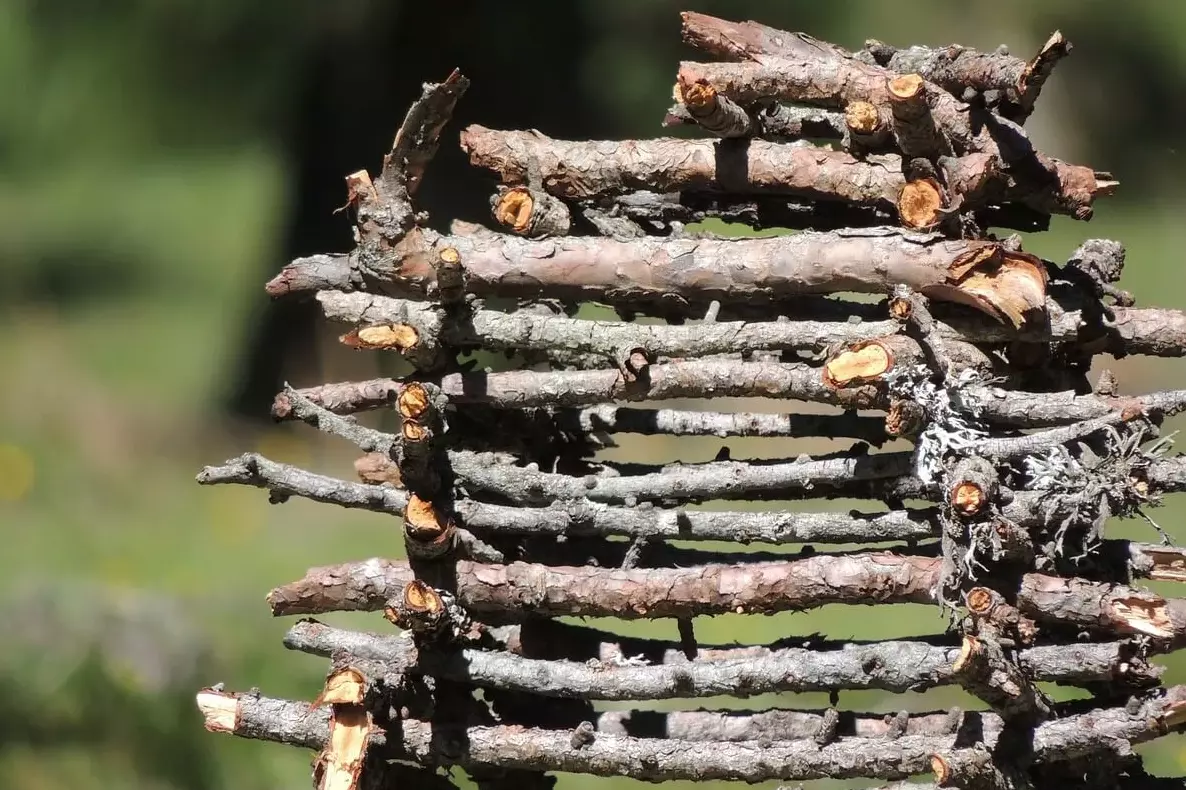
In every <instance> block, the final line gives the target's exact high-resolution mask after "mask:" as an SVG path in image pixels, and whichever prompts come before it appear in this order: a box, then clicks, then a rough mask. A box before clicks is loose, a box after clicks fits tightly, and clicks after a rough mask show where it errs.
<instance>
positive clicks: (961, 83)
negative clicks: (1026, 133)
mask: <svg viewBox="0 0 1186 790" xmlns="http://www.w3.org/2000/svg"><path fill="white" fill-rule="evenodd" d="M1070 52H1071V43H1070V42H1069V41H1067V40H1066V39H1065V38H1063V36H1062V34H1061V33H1059V32H1058V31H1055V32H1054V33H1053V34H1052V35H1051V36H1050V37H1049V38H1048V39H1047V40H1046V43H1045V44H1043V46H1042V48H1041V50H1039V51H1038V53H1037V54H1036V55H1035V56H1034V57H1033V58H1032V59H1031V60H1029V61H1028V62H1027V61H1025V60H1022V59H1021V58H1017V57H1013V56H1011V55H1008V54H1005V53H1001V52H978V51H977V50H974V49H970V48H968V47H961V46H954V45H953V46H949V47H939V48H932V47H918V46H915V47H909V48H907V49H898V48H897V47H892V46H890V45H888V44H884V43H882V42H880V41H876V40H870V41H866V42H865V46H864V48H862V49H861V50H860V51H858V52H856V53H855V55H856V57H857V58H858V59H859V60H862V61H864V62H866V63H871V64H875V65H878V66H881V67H883V68H886V69H888V70H889V71H892V72H896V73H898V74H919V75H921V76H922V77H923V78H924V79H926V80H927V81H929V82H933V83H935V84H936V85H939V86H940V87H942V88H943V89H944V90H946V91H947V92H948V93H950V94H952V95H953V96H957V97H962V96H964V95H965V93H966V92H967V91H968V89H971V90H973V91H976V92H979V93H990V92H1000V93H1002V94H1004V95H1003V96H1001V97H1000V98H999V99H998V111H999V112H1000V113H1001V114H1002V115H1003V116H1004V117H1006V118H1008V119H1009V120H1012V121H1016V122H1017V123H1025V121H1026V119H1027V118H1028V117H1029V115H1030V114H1031V113H1032V112H1033V110H1034V104H1035V102H1036V101H1037V99H1038V94H1039V93H1040V92H1041V90H1042V87H1043V85H1045V83H1046V80H1047V78H1048V77H1049V76H1050V73H1051V71H1053V69H1054V66H1055V65H1056V64H1057V63H1058V61H1060V60H1062V59H1063V58H1064V57H1066V56H1067V55H1069V54H1070Z"/></svg>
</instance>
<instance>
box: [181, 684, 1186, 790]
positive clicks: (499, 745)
mask: <svg viewBox="0 0 1186 790" xmlns="http://www.w3.org/2000/svg"><path fill="white" fill-rule="evenodd" d="M1184 693H1186V691H1184V690H1183V688H1182V687H1179V686H1175V687H1173V688H1170V689H1168V690H1166V691H1165V692H1164V693H1162V694H1159V695H1157V696H1154V697H1152V698H1150V699H1149V700H1148V701H1146V702H1144V703H1142V704H1141V705H1140V709H1139V710H1138V711H1137V713H1138V715H1132V714H1130V713H1129V711H1128V710H1126V709H1125V708H1114V709H1103V710H1098V711H1092V712H1089V713H1083V714H1079V715H1076V716H1068V717H1067V718H1064V719H1060V720H1057V721H1052V722H1047V723H1045V724H1043V725H1041V726H1040V727H1038V728H1036V729H1035V731H1034V735H1033V752H1034V757H1035V759H1036V761H1037V762H1039V763H1043V762H1053V761H1061V760H1070V759H1075V758H1078V757H1081V756H1085V755H1088V754H1090V753H1092V752H1093V751H1097V750H1099V749H1101V748H1106V747H1107V746H1108V745H1110V744H1111V743H1114V742H1116V741H1129V742H1131V743H1143V742H1146V741H1150V740H1153V739H1155V738H1158V737H1161V736H1162V735H1164V734H1165V733H1167V732H1176V731H1178V730H1180V729H1181V728H1182V726H1183V724H1184V723H1186V722H1184V721H1183V719H1184V718H1186V717H1183V714H1182V710H1181V709H1182V705H1183V703H1182V702H1181V701H1180V699H1181V698H1182V696H1183V694H1184ZM198 706H199V708H200V709H201V710H202V711H203V714H204V716H205V718H206V727H207V729H209V730H211V731H213V732H224V733H228V734H233V735H238V736H240V737H244V738H254V739H258V740H269V741H274V742H278V743H288V744H293V745H298V746H301V747H304V748H314V749H316V748H320V747H321V746H323V745H324V744H325V741H326V739H327V737H328V713H327V712H325V711H321V710H317V709H313V708H311V706H309V705H308V704H307V703H302V702H289V701H284V700H274V699H269V698H266V697H259V696H254V695H235V694H229V693H226V692H219V691H214V690H210V689H207V690H204V691H203V692H201V693H200V694H199V695H198ZM389 739H390V740H389ZM995 740H996V739H995V738H994V737H992V736H991V735H989V736H988V737H987V738H985V743H986V745H989V746H991V744H992V743H993V742H995ZM370 742H371V748H372V749H375V748H378V749H380V750H382V751H383V752H384V753H385V754H386V755H387V756H388V758H389V759H406V760H413V761H415V762H418V763H421V764H428V765H441V764H443V765H451V764H458V765H461V766H463V767H468V766H470V765H475V764H478V765H482V764H484V765H497V766H502V767H507V768H521V769H529V770H548V771H566V772H571V773H589V774H594V775H599V776H627V775H628V776H631V777H633V778H636V779H642V780H651V781H668V780H676V779H688V780H698V781H706V780H714V779H717V780H739V781H748V782H758V781H766V780H770V779H782V780H804V779H816V778H828V777H830V778H849V777H877V778H882V779H903V778H906V777H909V776H911V775H914V774H918V773H925V772H927V771H928V770H929V768H930V757H931V755H933V754H936V753H946V752H949V751H950V750H951V749H952V748H953V746H954V743H955V736H920V735H906V736H902V737H900V738H898V739H896V740H893V741H887V740H885V739H882V738H873V739H867V738H841V739H838V740H836V741H834V742H832V743H830V744H827V745H825V746H822V747H821V746H820V745H819V744H818V743H817V742H816V741H815V740H797V741H774V742H771V743H763V744H760V745H759V744H755V743H744V744H741V743H730V742H719V741H718V742H703V741H701V742H696V741H674V740H663V739H650V738H647V739H641V738H630V737H622V736H618V735H611V734H608V733H598V734H595V735H594V737H593V739H592V741H591V742H588V741H587V740H585V741H583V742H579V743H575V744H574V742H573V738H572V733H571V732H570V731H565V730H538V729H527V728H522V727H504V726H494V727H469V728H465V727H464V725H461V726H455V727H450V726H447V725H436V724H432V725H430V724H428V723H426V722H419V721H415V720H403V721H401V722H400V723H399V726H398V728H391V729H388V730H386V731H384V730H380V729H379V728H377V727H376V728H373V729H372V730H371V733H370ZM462 743H464V744H465V747H464V748H450V747H459V746H460V745H461V744H462Z"/></svg>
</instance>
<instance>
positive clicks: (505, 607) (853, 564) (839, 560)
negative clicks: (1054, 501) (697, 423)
mask: <svg viewBox="0 0 1186 790" xmlns="http://www.w3.org/2000/svg"><path fill="white" fill-rule="evenodd" d="M939 563H940V561H939V560H938V559H937V558H934V557H912V556H899V555H895V554H889V553H869V554H854V555H844V556H818V557H810V558H808V559H802V560H794V561H790V562H785V563H752V564H746V565H708V566H699V567H696V568H687V569H676V568H655V569H635V570H611V569H606V568H573V567H549V566H545V565H533V564H528V563H513V564H511V565H483V564H477V563H472V562H458V563H457V572H456V574H457V590H456V595H457V600H458V603H460V604H461V605H462V606H463V607H465V608H467V609H470V610H472V611H474V612H477V613H481V612H501V613H504V614H510V615H513V616H514V615H517V616H522V615H527V614H536V615H544V616H551V617H559V616H569V615H572V616H583V617H602V616H606V617H621V618H626V619H637V618H653V617H692V616H696V615H704V614H721V613H725V612H738V613H740V612H748V613H769V612H777V611H791V610H800V609H808V608H814V607H817V606H824V605H826V604H829V603H849V604H876V603H888V602H898V603H906V602H914V603H929V602H932V601H933V600H934V598H933V594H932V589H933V588H934V585H935V583H936V581H937V579H938V572H939ZM411 580H412V571H411V568H410V567H409V566H408V564H407V563H406V562H402V561H397V560H382V559H370V560H367V561H365V562H357V563H346V564H344V565H333V566H326V567H321V568H313V569H311V570H310V571H309V572H308V574H307V575H306V576H305V578H303V579H301V580H300V581H296V582H293V583H291V584H287V585H284V586H282V587H277V588H276V589H274V590H272V592H271V593H269V595H268V602H269V604H270V605H271V607H272V613H273V614H274V615H276V616H284V615H296V614H318V613H321V612H330V611H378V610H381V609H382V608H383V607H384V606H385V605H386V604H387V601H388V600H390V599H391V598H392V597H393V596H395V595H397V594H401V593H402V590H403V589H404V585H406V584H407V583H408V582H410V581H411Z"/></svg>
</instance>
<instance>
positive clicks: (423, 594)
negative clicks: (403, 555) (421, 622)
mask: <svg viewBox="0 0 1186 790" xmlns="http://www.w3.org/2000/svg"><path fill="white" fill-rule="evenodd" d="M404 606H406V607H408V609H410V610H412V611H415V612H425V613H428V614H440V613H441V612H444V610H445V602H444V601H443V600H441V596H440V594H439V593H438V592H437V591H436V590H434V589H433V588H432V587H429V586H428V584H426V583H425V582H423V581H421V580H420V579H413V580H412V581H410V582H408V583H407V584H406V585H405V586H404Z"/></svg>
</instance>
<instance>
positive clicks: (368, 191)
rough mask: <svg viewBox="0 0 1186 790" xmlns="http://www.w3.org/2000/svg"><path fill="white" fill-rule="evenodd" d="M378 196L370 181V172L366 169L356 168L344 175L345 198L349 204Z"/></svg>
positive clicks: (376, 198)
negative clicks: (356, 169)
mask: <svg viewBox="0 0 1186 790" xmlns="http://www.w3.org/2000/svg"><path fill="white" fill-rule="evenodd" d="M378 198H379V193H378V192H377V191H376V190H375V185H374V183H373V182H372V181H371V174H370V173H368V172H367V171H366V170H358V171H356V172H354V173H351V174H350V175H348V176H346V199H347V201H348V202H349V204H350V205H356V204H358V203H364V202H366V201H368V200H378Z"/></svg>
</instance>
